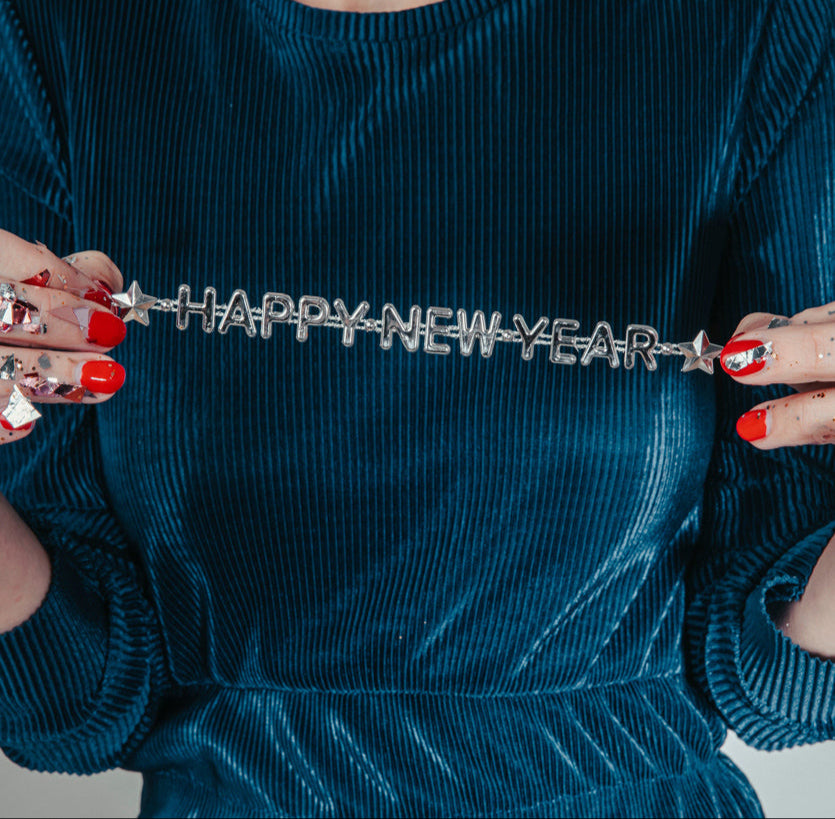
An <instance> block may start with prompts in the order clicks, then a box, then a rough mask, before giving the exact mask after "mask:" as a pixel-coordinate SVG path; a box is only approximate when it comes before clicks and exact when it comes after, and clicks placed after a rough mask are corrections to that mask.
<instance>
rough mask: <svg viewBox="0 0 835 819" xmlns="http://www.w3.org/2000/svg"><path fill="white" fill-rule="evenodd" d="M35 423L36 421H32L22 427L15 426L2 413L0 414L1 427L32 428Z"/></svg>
mask: <svg viewBox="0 0 835 819" xmlns="http://www.w3.org/2000/svg"><path fill="white" fill-rule="evenodd" d="M34 424H35V422H34V421H30V422H29V423H28V424H24V425H23V426H22V427H13V426H12V425H11V424H10V423H9V422H8V421H7V420H6V419H5V418H4V417H3V416H2V415H0V427H3V429H11V430H18V429H31V428H32V427H33V426H34Z"/></svg>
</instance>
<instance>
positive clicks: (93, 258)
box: [63, 250, 125, 311]
mask: <svg viewBox="0 0 835 819" xmlns="http://www.w3.org/2000/svg"><path fill="white" fill-rule="evenodd" d="M63 261H65V262H67V264H70V265H72V266H73V267H74V268H75V269H76V270H79V271H81V272H82V273H83V274H84V275H85V276H87V277H88V278H89V279H90V280H91V281H92V282H94V283H95V284H100V285H102V286H103V287H104V288H105V289H106V290H107V292H108V293H109V294H113V293H121V292H122V290H123V289H124V281H125V280H124V276H122V271H121V270H119V268H118V267H116V265H115V264H114V262H113V260H112V259H111V258H110V257H109V256H106V255H105V254H104V253H102V252H101V251H100V250H83V251H81V252H80V253H73V254H72V255H71V256H64V258H63ZM99 303H100V304H101V305H102V306H103V307H108V308H110V307H111V306H112V307H113V308H114V311H115V310H117V309H118V307H117V306H116V305H114V304H112V302H111V301H110V299H107V303H104V302H102V301H100V302H99Z"/></svg>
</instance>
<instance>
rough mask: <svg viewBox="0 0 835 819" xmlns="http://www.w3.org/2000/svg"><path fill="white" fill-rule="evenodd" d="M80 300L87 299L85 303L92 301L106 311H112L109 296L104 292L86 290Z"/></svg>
mask: <svg viewBox="0 0 835 819" xmlns="http://www.w3.org/2000/svg"><path fill="white" fill-rule="evenodd" d="M82 298H85V299H87V301H94V302H95V303H96V304H100V305H101V306H102V307H106V308H107V309H108V310H111V311H112V309H113V302H112V301H111V299H110V294H109V293H108V292H107V291H106V290H87V291H86V292H85V293H84V295H83V297H82Z"/></svg>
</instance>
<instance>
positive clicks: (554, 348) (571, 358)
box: [548, 318, 580, 364]
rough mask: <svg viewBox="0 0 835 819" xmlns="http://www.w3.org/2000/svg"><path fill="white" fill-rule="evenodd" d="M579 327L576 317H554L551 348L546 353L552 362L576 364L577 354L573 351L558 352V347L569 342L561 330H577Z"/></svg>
mask: <svg viewBox="0 0 835 819" xmlns="http://www.w3.org/2000/svg"><path fill="white" fill-rule="evenodd" d="M579 329H580V322H579V321H577V319H562V318H556V319H554V323H553V325H552V328H551V350H550V352H549V353H548V358H549V360H550V361H552V362H553V363H554V364H576V363H577V356H576V355H574V354H573V353H563V352H560V347H562V345H563V344H568V343H570V342H569V341H568V339H566V337H565V335H564V334H563V330H573V331H574V332H577V330H579Z"/></svg>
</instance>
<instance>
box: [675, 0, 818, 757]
mask: <svg viewBox="0 0 835 819" xmlns="http://www.w3.org/2000/svg"><path fill="white" fill-rule="evenodd" d="M832 10H833V6H832V4H831V3H830V2H827V3H822V4H814V3H796V4H795V3H786V4H782V3H774V4H773V7H772V9H771V11H770V16H771V19H770V21H769V32H768V33H767V34H766V36H765V39H764V41H763V42H761V44H760V48H759V54H758V58H757V60H758V61H757V65H756V66H755V68H754V69H753V70H752V75H751V77H750V78H749V83H750V84H749V89H748V94H747V97H746V100H745V104H744V112H743V114H742V115H741V116H742V119H741V124H740V128H739V134H740V136H739V140H740V143H739V157H738V172H737V173H736V176H735V180H734V186H733V187H734V190H733V196H732V206H731V208H730V232H729V242H728V251H727V254H726V257H725V261H724V269H723V270H721V271H720V274H719V285H718V293H717V299H716V306H715V311H714V316H713V318H712V322H711V326H712V327H713V328H714V332H715V333H716V337H717V338H723V339H727V338H729V337H730V335H731V333H732V332H733V330H734V328H735V327H736V324H737V323H738V321H739V320H740V319H741V318H742V317H743V316H744V315H745V314H747V313H750V312H755V311H764V312H774V313H775V314H779V315H792V314H794V313H796V312H799V311H800V310H803V309H805V308H808V307H813V306H817V305H821V304H826V303H828V302H831V301H833V300H835V56H834V55H833V11H832ZM833 327H835V324H833ZM833 335H835V330H834V331H833ZM833 350H834V351H835V345H833ZM833 355H835V352H833ZM833 361H835V358H833ZM715 389H716V394H717V406H718V421H717V431H716V439H715V444H714V449H713V454H712V460H711V463H710V466H709V469H708V475H707V479H706V483H705V494H704V503H703V516H702V526H701V528H700V532H701V534H700V536H699V539H698V542H697V544H696V549H695V556H694V560H693V563H692V564H691V567H690V573H689V575H688V586H687V589H688V604H687V617H686V630H685V639H686V657H687V661H688V666H689V670H690V672H691V673H692V678H693V679H694V681H695V682H696V683H697V687H698V688H699V689H700V690H701V691H702V692H703V693H704V694H705V695H706V696H707V697H708V698H709V700H710V701H711V702H712V703H713V705H714V706H715V707H716V708H717V709H718V710H719V712H720V713H721V715H722V716H723V718H724V720H725V722H726V723H727V725H728V726H729V727H730V728H732V729H733V730H734V731H735V732H736V733H737V734H738V735H739V736H740V738H741V739H742V740H743V741H744V742H746V743H748V744H749V745H752V746H754V747H756V748H761V749H766V750H771V749H778V748H784V747H790V746H794V745H800V744H805V743H811V742H817V741H820V740H825V739H832V738H835V662H832V661H831V660H828V659H825V658H821V657H817V656H814V655H812V654H810V653H809V652H807V651H805V650H804V649H802V648H800V647H799V646H798V645H796V644H795V643H793V642H792V641H791V640H789V639H788V638H787V637H785V636H784V635H783V634H782V632H780V631H779V629H778V628H777V627H776V625H775V624H774V623H773V622H772V616H773V615H774V614H775V612H776V611H777V610H778V609H779V608H780V607H781V605H783V604H784V603H785V602H787V601H791V600H795V599H798V598H799V597H800V596H801V595H802V593H803V590H804V588H805V585H806V583H807V581H808V578H809V575H810V574H811V573H812V570H813V568H814V566H815V564H816V562H817V560H818V558H819V556H820V555H821V553H822V552H823V550H824V548H825V547H826V545H827V543H828V541H829V539H830V537H832V536H833V534H835V447H833V446H831V445H817V446H812V445H807V446H801V447H784V448H779V449H776V450H770V451H765V450H763V451H760V450H758V449H756V448H755V447H753V446H751V445H750V444H748V443H746V442H745V441H743V440H742V439H741V438H740V437H739V436H738V435H737V434H736V432H735V423H736V419H737V418H738V417H739V416H740V415H741V414H742V413H743V412H745V411H746V410H748V409H750V408H751V407H752V406H754V405H755V404H758V403H760V402H762V401H767V400H770V399H772V398H778V397H780V396H787V395H791V394H793V392H792V390H791V389H790V388H788V387H786V386H781V385H770V386H767V387H751V386H743V385H740V384H738V383H736V382H734V381H733V380H732V379H731V378H729V377H728V376H726V375H725V374H724V373H722V372H718V373H717V374H716V376H715ZM833 593H835V590H833Z"/></svg>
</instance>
